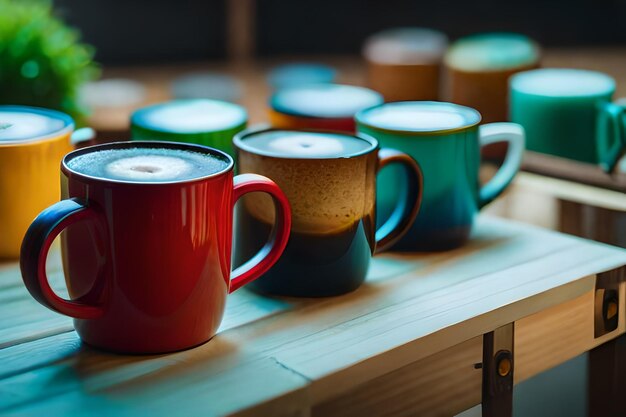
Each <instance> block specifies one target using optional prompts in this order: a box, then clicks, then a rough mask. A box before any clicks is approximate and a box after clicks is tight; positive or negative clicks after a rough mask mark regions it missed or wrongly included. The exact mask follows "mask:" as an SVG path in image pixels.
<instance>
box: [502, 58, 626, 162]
mask: <svg viewBox="0 0 626 417" xmlns="http://www.w3.org/2000/svg"><path fill="white" fill-rule="evenodd" d="M509 87H510V120H511V121H512V122H516V123H519V124H521V125H522V126H524V129H525V130H526V138H527V147H528V149H529V150H531V151H535V152H541V153H546V154H550V155H555V156H559V157H562V158H568V159H573V160H576V161H582V162H587V163H591V164H600V165H601V166H602V169H604V170H605V171H607V172H611V171H612V170H613V169H614V167H615V165H616V164H617V161H618V160H619V158H620V156H621V155H622V153H623V152H624V148H625V146H626V136H625V135H626V116H625V111H624V107H623V106H620V105H618V104H615V103H613V102H612V99H613V93H614V92H615V80H614V79H613V78H611V77H609V76H608V75H606V74H603V73H601V72H595V71H587V70H579V69H565V68H549V69H548V68H546V69H538V70H533V71H525V72H521V73H519V74H516V75H514V76H513V77H511V79H510V84H509Z"/></svg>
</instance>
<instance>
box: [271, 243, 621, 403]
mask: <svg viewBox="0 0 626 417" xmlns="http://www.w3.org/2000/svg"><path fill="white" fill-rule="evenodd" d="M593 249H594V247H593V246H592V247H586V248H584V249H583V248H575V249H571V250H568V251H565V252H563V253H560V254H559V255H553V256H547V257H545V258H542V259H540V260H538V261H536V262H529V263H527V264H524V265H520V266H516V267H511V268H508V269H505V270H502V271H499V272H497V273H492V274H487V275H484V276H481V277H478V278H474V279H472V280H469V281H466V282H463V283H460V284H458V287H446V288H442V289H441V290H439V291H434V292H431V293H428V294H425V295H424V296H421V297H420V296H417V297H415V298H413V299H411V300H410V301H407V302H405V303H401V304H398V305H395V306H390V307H388V308H383V309H379V310H375V311H373V312H371V313H368V314H365V315H362V316H359V317H355V318H353V319H351V320H347V321H346V322H345V323H342V324H341V325H338V326H329V327H328V328H327V329H326V330H324V331H321V332H317V333H315V334H313V335H311V336H309V337H304V338H299V339H297V340H295V341H293V342H289V343H284V344H283V345H282V346H281V348H280V350H279V352H277V353H276V354H275V356H276V358H277V359H278V360H279V361H280V362H281V363H283V364H285V365H286V366H288V367H289V368H291V369H294V370H295V371H296V372H298V373H300V374H302V375H305V376H306V377H308V378H310V379H311V380H312V381H313V383H312V391H311V393H312V395H313V399H314V400H315V401H318V400H319V401H323V400H325V399H326V398H327V396H328V395H336V393H337V392H341V391H342V390H347V389H350V388H352V387H353V386H355V385H358V384H359V383H362V382H364V381H366V380H369V379H371V378H374V377H376V376H379V375H380V374H382V373H385V372H388V371H389V369H397V368H400V367H402V366H404V365H406V364H407V363H410V362H412V361H414V360H416V359H419V358H423V357H426V356H429V355H431V354H433V353H435V352H437V351H440V350H443V349H446V348H448V347H450V346H451V345H454V344H456V343H458V342H460V341H462V340H466V339H469V338H472V337H475V336H477V335H481V334H484V333H486V332H488V331H490V330H492V329H494V328H497V327H499V326H502V325H504V324H506V323H510V322H513V321H516V320H518V319H520V318H521V317H525V316H527V315H529V314H532V313H534V312H536V311H540V310H542V309H545V308H548V307H550V306H553V305H556V304H558V303H560V302H564V301H567V300H569V299H571V298H575V297H577V296H579V295H580V294H583V293H584V292H586V291H589V290H591V289H592V288H593V285H594V281H595V280H594V276H593V275H592V276H589V275H587V274H588V273H589V272H590V271H593V270H594V269H597V268H598V267H599V265H600V264H603V263H604V261H609V257H604V259H603V260H602V261H599V259H598V257H603V255H602V253H604V251H603V250H599V251H597V252H596V251H595V250H593ZM596 249H600V248H596ZM602 249H604V248H602ZM618 253H619V255H617V253H616V254H615V255H617V256H616V257H615V258H613V260H612V261H610V262H609V263H613V262H615V263H617V264H623V262H624V258H623V255H624V253H622V252H618ZM563 259H570V263H569V265H567V264H563V263H562V262H561V261H562V260H563ZM594 264H595V265H594ZM573 277H577V278H576V279H574V280H573ZM440 278H442V277H440ZM485 288H489V289H490V290H489V292H486V291H485ZM495 294H497V295H495ZM308 320H310V318H309V319H308Z"/></svg>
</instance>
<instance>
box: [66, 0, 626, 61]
mask: <svg viewBox="0 0 626 417" xmlns="http://www.w3.org/2000/svg"><path fill="white" fill-rule="evenodd" d="M230 1H232V2H233V3H232V4H236V5H240V4H242V5H245V4H247V2H241V3H238V2H237V0H230ZM227 2H228V0H89V1H85V0H55V5H56V6H57V8H58V9H59V11H60V13H61V14H62V16H63V17H64V18H66V19H67V20H68V22H69V23H71V24H72V25H75V26H77V27H78V28H80V29H81V30H82V32H83V36H84V39H85V40H86V41H87V42H90V43H92V44H93V45H95V46H96V47H97V59H98V60H99V61H100V62H102V63H104V64H109V65H111V64H113V65H116V64H136V63H150V62H163V61H167V60H176V61H193V60H203V59H205V60H206V59H214V58H224V57H225V56H226V55H227V45H226V44H227V33H228V32H227V31H228V27H227V25H228V23H227V22H228V18H227V13H228V10H229V8H228V3H227ZM251 3H256V6H255V8H256V10H255V11H254V12H253V13H254V26H255V27H254V32H253V33H254V40H255V45H254V48H255V53H256V55H257V56H275V55H285V54H299V55H302V54H306V53H315V54H320V53H327V54H346V53H348V54H349V53H352V54H355V53H358V52H359V50H360V46H361V43H362V41H363V39H364V38H365V37H366V36H367V35H369V34H371V33H373V32H375V31H378V30H380V29H385V28H389V27H394V26H425V27H431V28H435V29H439V30H442V31H444V32H445V33H447V34H448V35H449V36H450V38H451V39H456V38H458V37H460V36H464V35H468V34H471V33H475V32H484V31H515V32H520V33H524V34H526V35H529V36H531V37H533V38H535V39H536V40H538V41H539V42H540V43H542V44H543V45H545V46H548V47H549V46H573V45H576V46H586V45H607V46H609V45H618V44H626V30H624V24H625V22H626V0H595V1H592V0H585V1H580V0H579V1H567V0H553V1H542V0H525V1H515V2H504V1H498V0H480V1H467V0H439V1H416V0H385V1H380V0H377V1H375V0H317V1H285V0H257V1H256V2H251Z"/></svg>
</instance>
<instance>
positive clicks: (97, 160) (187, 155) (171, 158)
mask: <svg viewBox="0 0 626 417" xmlns="http://www.w3.org/2000/svg"><path fill="white" fill-rule="evenodd" d="M226 166H227V162H226V161H225V160H224V159H221V158H217V157H215V156H213V155H211V154H203V153H199V152H193V151H187V150H183V149H168V148H122V149H106V150H101V151H96V152H90V153H86V154H83V155H79V156H77V157H75V158H72V159H71V160H69V161H68V167H69V168H70V169H72V170H74V171H76V172H79V173H81V174H83V175H87V176H90V177H98V178H102V179H107V180H118V181H137V182H167V181H181V180H191V179H194V178H201V177H204V176H207V175H211V174H213V173H215V172H219V171H221V170H223V169H224V168H226Z"/></svg>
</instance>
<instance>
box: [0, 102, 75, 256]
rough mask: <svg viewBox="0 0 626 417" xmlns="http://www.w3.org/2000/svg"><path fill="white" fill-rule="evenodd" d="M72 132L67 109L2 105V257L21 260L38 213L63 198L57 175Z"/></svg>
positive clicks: (0, 120)
mask: <svg viewBox="0 0 626 417" xmlns="http://www.w3.org/2000/svg"><path fill="white" fill-rule="evenodd" d="M73 131H74V121H73V120H72V118H71V117H70V116H68V115H66V114H64V113H61V112H58V111H54V110H48V109H41V108H37V107H27V106H0V258H17V257H18V256H19V253H20V244H21V242H22V239H23V238H24V234H25V233H26V229H28V226H29V225H30V223H31V222H32V220H33V219H34V218H35V216H37V213H39V212H40V211H41V210H43V209H44V208H46V207H47V206H49V205H50V204H52V203H54V202H55V201H58V200H59V195H60V193H61V190H60V188H59V180H58V176H57V175H58V174H57V173H58V169H59V164H60V163H61V159H63V155H65V154H66V153H67V152H69V151H71V150H72V149H73V146H72V133H73Z"/></svg>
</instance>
